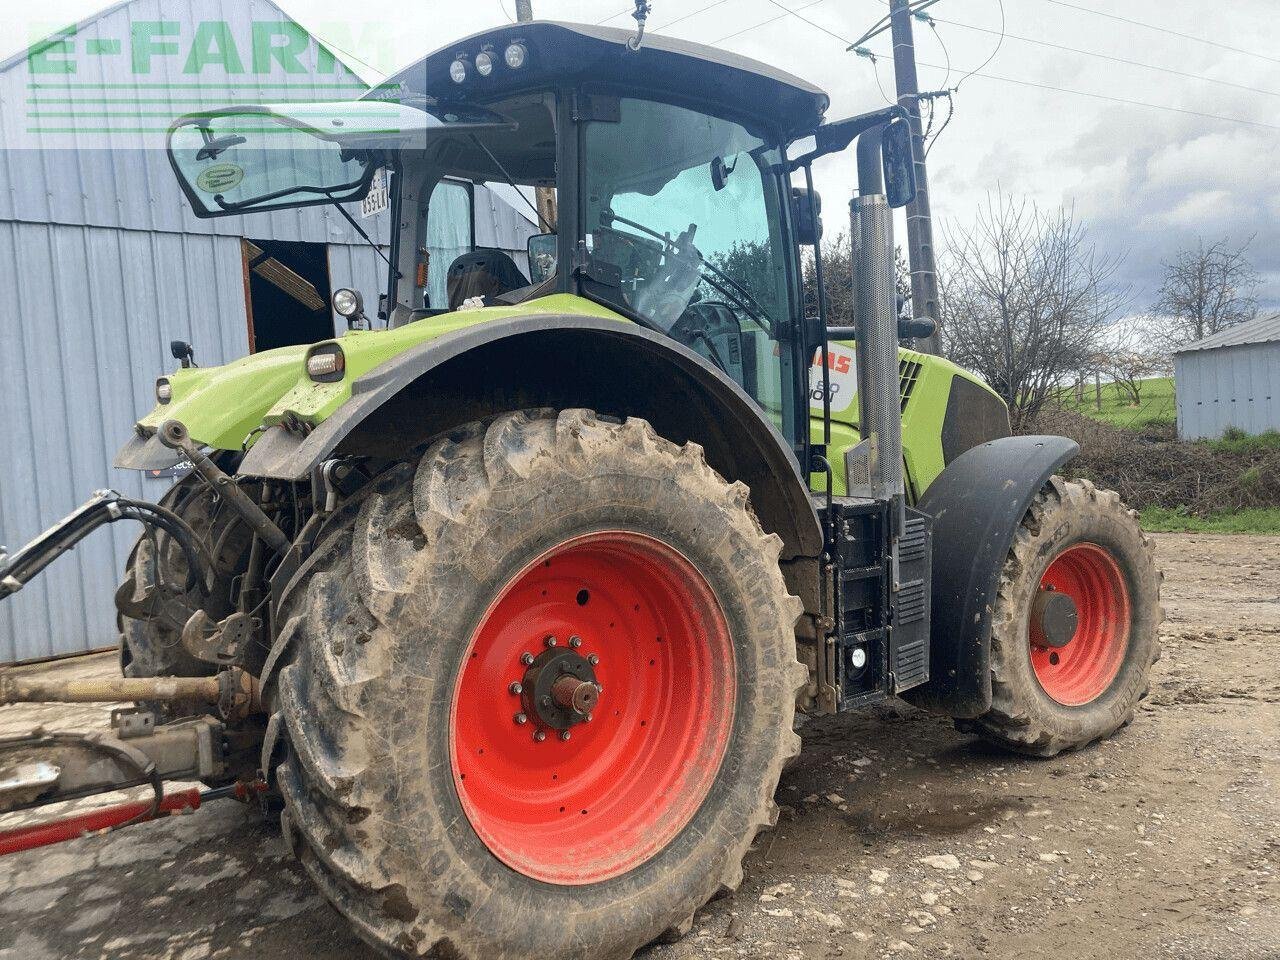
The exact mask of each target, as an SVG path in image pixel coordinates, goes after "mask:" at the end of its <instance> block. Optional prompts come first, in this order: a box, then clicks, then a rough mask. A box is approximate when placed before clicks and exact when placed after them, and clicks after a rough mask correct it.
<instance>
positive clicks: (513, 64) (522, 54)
mask: <svg viewBox="0 0 1280 960" xmlns="http://www.w3.org/2000/svg"><path fill="white" fill-rule="evenodd" d="M528 56H529V51H528V50H526V49H525V46H524V44H523V43H513V44H511V45H510V46H509V47H507V49H506V50H505V51H503V54H502V59H504V60H506V61H507V66H508V67H510V68H511V69H512V70H519V69H520V68H521V67H523V66H524V61H525V59H526V58H527V57H528Z"/></svg>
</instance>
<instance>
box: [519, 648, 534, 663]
mask: <svg viewBox="0 0 1280 960" xmlns="http://www.w3.org/2000/svg"><path fill="white" fill-rule="evenodd" d="M520 662H521V663H523V664H524V665H525V666H526V667H527V666H529V664H531V663H533V654H532V653H529V652H528V651H527V650H526V651H525V652H524V653H522V654H520Z"/></svg>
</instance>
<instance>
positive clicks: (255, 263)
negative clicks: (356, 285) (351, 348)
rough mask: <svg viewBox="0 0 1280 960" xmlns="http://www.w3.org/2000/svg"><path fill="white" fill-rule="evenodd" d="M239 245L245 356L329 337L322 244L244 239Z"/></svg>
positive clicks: (326, 267) (326, 274) (326, 264)
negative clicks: (245, 320)
mask: <svg viewBox="0 0 1280 960" xmlns="http://www.w3.org/2000/svg"><path fill="white" fill-rule="evenodd" d="M240 245H241V248H242V251H243V255H244V299H245V312H246V314H247V315H248V321H249V352H250V353H258V352H260V351H262V350H271V349H274V348H275V347H287V346H290V345H292V344H299V343H315V342H316V341H317V340H327V339H329V338H330V337H332V336H333V314H332V313H331V312H330V307H329V294H330V290H329V256H328V250H327V248H326V247H325V245H324V244H323V243H299V242H294V241H288V240H248V239H245V240H241V241H240Z"/></svg>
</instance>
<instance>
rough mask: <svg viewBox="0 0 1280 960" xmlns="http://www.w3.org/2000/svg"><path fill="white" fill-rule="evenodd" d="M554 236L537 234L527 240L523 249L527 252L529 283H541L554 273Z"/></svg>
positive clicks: (551, 234)
mask: <svg viewBox="0 0 1280 960" xmlns="http://www.w3.org/2000/svg"><path fill="white" fill-rule="evenodd" d="M556 245H557V240H556V235H555V234H554V233H537V234H534V235H533V236H532V237H530V238H529V240H528V242H527V243H526V245H525V249H526V250H527V251H528V252H529V282H530V283H541V282H542V281H543V280H546V279H547V278H548V277H551V276H554V275H555V272H556Z"/></svg>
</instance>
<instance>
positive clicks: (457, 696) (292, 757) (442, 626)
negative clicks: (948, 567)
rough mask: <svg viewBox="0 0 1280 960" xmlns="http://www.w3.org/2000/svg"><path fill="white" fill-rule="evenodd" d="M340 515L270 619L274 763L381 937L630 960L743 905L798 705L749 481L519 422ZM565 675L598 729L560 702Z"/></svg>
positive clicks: (423, 462)
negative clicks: (722, 895)
mask: <svg viewBox="0 0 1280 960" xmlns="http://www.w3.org/2000/svg"><path fill="white" fill-rule="evenodd" d="M336 520H337V522H334V523H331V524H330V525H329V527H328V529H327V532H326V533H325V534H322V538H321V540H320V541H319V543H318V546H317V548H316V551H315V553H314V554H313V555H312V557H311V558H310V559H309V561H308V562H307V564H306V565H305V566H304V568H303V569H302V570H301V571H300V572H299V575H298V576H297V577H296V578H295V580H294V581H293V583H292V584H291V585H290V587H289V589H288V590H287V591H286V596H285V598H284V599H283V602H282V618H281V622H283V623H284V626H283V627H282V629H281V631H280V634H279V636H278V639H277V641H276V645H275V647H274V649H273V652H272V657H271V659H270V660H269V661H268V666H267V670H268V673H267V677H266V680H265V683H266V695H267V698H268V701H269V704H270V706H271V709H272V710H273V711H274V718H273V721H272V723H271V725H270V726H271V729H272V730H276V731H280V732H281V735H280V741H279V747H280V748H279V749H278V751H277V750H276V749H275V745H274V744H273V742H272V736H271V735H270V734H269V736H268V743H267V745H266V748H265V749H266V752H267V753H269V754H270V753H273V752H275V755H276V756H277V757H278V758H279V759H280V760H281V762H280V763H279V765H278V766H277V767H276V770H275V776H276V780H277V783H278V786H279V789H280V791H281V794H282V796H283V799H284V812H283V815H282V822H283V825H284V828H285V832H286V836H287V837H289V839H290V841H291V843H292V845H293V847H294V849H295V851H296V852H297V854H298V856H299V857H300V859H301V861H302V863H303V864H304V866H305V867H306V869H307V870H308V872H309V873H310V875H311V876H312V877H313V878H314V879H315V881H316V882H317V884H318V885H319V887H320V888H321V890H322V891H323V892H324V893H325V895H326V896H327V897H328V898H329V899H330V900H331V901H332V902H333V903H334V905H335V906H336V907H337V908H338V909H339V910H340V911H341V912H342V913H344V914H345V915H346V916H347V917H348V918H349V919H350V920H351V922H352V923H353V925H354V926H355V928H356V929H357V931H359V933H360V934H361V935H362V936H363V937H364V938H365V939H366V940H368V941H369V942H370V943H371V944H373V945H374V946H376V947H377V948H379V949H380V950H382V951H383V952H385V953H387V954H388V955H392V956H405V957H408V956H415V957H416V956H421V955H424V954H430V955H432V956H436V955H439V956H448V957H451V958H466V960H497V958H513V960H515V958H518V960H524V958H528V960H533V958H538V960H568V958H577V960H612V958H624V957H629V956H631V954H632V953H633V952H634V951H635V950H636V949H638V948H639V947H641V946H643V945H644V944H645V943H647V942H649V941H651V940H653V939H655V938H656V937H658V936H660V935H662V934H664V933H667V932H669V931H672V930H676V931H681V930H685V929H687V928H688V924H689V922H690V921H691V919H692V916H693V913H694V911H695V910H696V909H697V908H698V907H700V906H701V905H702V904H704V903H705V902H706V901H707V900H708V899H709V898H711V897H712V896H714V895H715V894H716V893H717V892H718V891H720V890H722V889H725V888H729V889H733V888H736V887H737V885H738V883H739V882H740V880H741V877H742V867H741V861H742V858H743V856H744V855H745V853H746V851H747V849H748V848H749V846H750V844H751V842H752V840H753V838H754V837H755V835H756V833H757V831H759V830H760V829H762V828H764V827H767V826H770V825H772V824H773V823H774V822H775V819H776V811H777V807H776V805H775V803H774V800H773V794H774V790H775V789H776V787H777V783H778V778H779V776H780V774H781V772H782V768H783V765H784V764H785V763H786V761H787V760H788V759H789V758H791V757H792V756H794V755H795V754H796V753H797V751H798V750H799V738H798V737H797V736H796V735H795V733H794V732H793V730H792V721H793V718H794V705H795V695H796V692H797V690H798V689H799V688H800V687H801V686H802V684H803V682H804V680H805V670H804V668H803V667H802V666H801V665H800V664H799V663H798V662H797V661H796V653H795V638H794V632H793V629H794V624H795V620H796V618H797V616H798V615H799V613H800V602H799V600H798V599H797V598H795V597H792V596H789V595H788V593H787V589H786V586H785V584H784V582H783V579H782V576H781V573H780V570H779V567H778V563H777V558H778V554H779V550H780V547H781V542H780V540H779V539H778V538H777V537H776V536H766V535H764V534H763V533H762V532H761V529H760V527H759V524H758V523H757V521H756V519H755V517H754V515H753V514H752V512H751V510H750V508H749V506H748V503H747V489H746V488H745V487H744V486H743V485H742V484H738V483H728V482H726V481H725V480H723V479H722V478H721V477H719V476H718V475H717V474H716V473H715V472H714V471H713V470H712V469H711V468H710V467H708V466H707V464H706V462H705V460H704V459H703V456H702V452H701V450H700V448H698V447H697V446H696V445H694V444H688V445H685V446H684V447H678V446H676V445H675V444H672V443H669V442H667V441H666V440H663V439H661V438H659V437H658V436H656V435H655V434H654V432H653V431H652V429H651V428H650V427H649V426H648V424H646V423H644V422H643V421H640V420H628V421H627V422H626V423H624V424H617V423H610V422H605V421H602V420H600V419H598V418H597V417H596V416H595V415H594V414H592V413H590V412H589V411H582V410H568V411H564V412H561V413H559V414H557V413H555V412H554V411H523V412H518V413H511V414H504V415H502V416H500V417H498V418H497V419H495V420H494V421H492V422H491V423H489V424H488V425H487V426H483V425H480V424H473V425H470V426H468V427H465V428H462V429H460V430H459V431H457V432H455V433H454V434H453V435H451V436H450V437H448V438H446V439H442V440H439V441H437V442H436V443H434V444H432V445H431V446H430V447H429V448H428V450H427V451H426V453H425V454H424V455H423V456H422V458H421V459H420V460H419V461H418V462H417V463H416V464H405V465H402V466H401V467H398V468H394V469H392V470H390V471H388V472H387V473H386V474H384V475H383V476H382V477H380V478H379V479H378V480H376V481H374V482H373V483H372V484H371V485H370V488H369V489H368V491H367V492H366V493H365V495H364V496H363V497H362V498H361V499H360V502H359V503H358V504H357V505H355V506H353V507H352V508H349V509H348V511H347V514H346V516H345V517H339V518H336ZM553 641H554V642H553ZM530 661H533V662H532V663H531V662H530ZM276 664H279V666H278V667H277V666H276ZM553 666H554V668H555V670H556V671H557V673H556V676H561V677H562V679H563V677H565V676H567V677H568V678H569V684H568V685H569V687H575V688H576V694H574V695H580V696H583V697H585V699H584V700H582V701H581V703H580V704H579V705H580V706H582V708H583V710H584V711H586V712H589V713H590V714H591V720H590V722H587V721H586V720H585V717H584V716H581V715H578V716H577V719H576V721H572V722H571V721H569V720H567V719H566V714H565V711H567V710H569V707H568V706H565V704H568V703H569V702H570V700H569V699H565V700H564V701H563V702H562V701H561V700H560V699H559V694H558V693H557V695H556V699H555V700H554V702H553V698H552V697H551V696H550V694H545V695H544V691H543V687H542V685H543V683H544V680H545V675H546V672H547V671H551V670H552V668H553ZM535 671H539V672H535ZM539 677H542V678H543V679H539ZM516 684H520V685H521V686H520V687H519V688H517V687H516V686H515V685H516ZM596 685H598V688H597V686H596ZM557 686H558V685H557ZM548 689H549V688H548ZM570 692H571V693H573V691H570ZM573 702H574V703H577V701H573ZM575 709H576V708H575ZM565 734H568V736H565ZM268 762H270V761H269V760H268ZM433 950H434V951H436V952H431V951H433Z"/></svg>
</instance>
